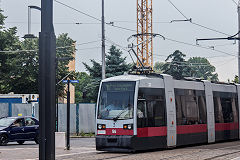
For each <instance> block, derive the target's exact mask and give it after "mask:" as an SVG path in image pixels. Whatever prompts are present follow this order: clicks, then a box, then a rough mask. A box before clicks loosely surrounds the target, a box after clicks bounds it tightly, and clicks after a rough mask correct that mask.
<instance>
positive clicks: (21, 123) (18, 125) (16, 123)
mask: <svg viewBox="0 0 240 160" xmlns="http://www.w3.org/2000/svg"><path fill="white" fill-rule="evenodd" d="M13 125H15V126H16V127H22V126H24V119H23V118H20V119H17V120H16V121H15V122H13Z"/></svg>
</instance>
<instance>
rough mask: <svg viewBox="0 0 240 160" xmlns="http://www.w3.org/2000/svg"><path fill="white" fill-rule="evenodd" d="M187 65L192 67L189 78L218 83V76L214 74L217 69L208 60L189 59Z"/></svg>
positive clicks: (200, 58) (199, 58)
mask: <svg viewBox="0 0 240 160" xmlns="http://www.w3.org/2000/svg"><path fill="white" fill-rule="evenodd" d="M187 63H188V65H189V66H190V67H191V70H190V72H188V76H189V77H196V78H202V79H205V80H211V81H218V74H217V73H214V72H215V70H216V68H215V67H214V66H212V65H211V64H210V62H209V61H208V60H207V59H206V58H202V57H192V58H189V59H188V61H187Z"/></svg>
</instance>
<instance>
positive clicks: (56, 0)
mask: <svg viewBox="0 0 240 160" xmlns="http://www.w3.org/2000/svg"><path fill="white" fill-rule="evenodd" d="M54 1H55V2H57V3H59V4H61V5H64V6H66V7H68V8H70V9H73V10H75V11H77V12H79V13H81V14H84V15H86V16H88V17H90V18H93V19H95V20H98V21H101V20H100V19H98V18H96V17H94V16H91V15H89V14H87V13H84V12H82V11H80V10H78V9H75V8H73V7H71V6H69V5H66V4H64V3H62V2H60V1H58V0H54ZM168 1H169V2H170V3H171V4H172V5H173V6H174V8H176V9H177V10H178V11H179V13H181V15H183V16H184V17H185V18H186V19H187V17H186V16H185V15H184V14H183V13H182V12H181V11H180V10H179V9H178V8H177V7H176V6H175V5H174V4H173V3H172V2H171V1H170V0H168ZM106 24H108V25H110V26H112V27H115V28H119V29H124V30H128V31H134V32H136V30H133V29H129V28H125V27H121V26H115V25H112V24H110V23H106ZM193 24H195V25H198V26H201V27H204V28H206V29H209V30H212V31H215V32H218V33H222V34H225V35H228V34H226V33H223V32H220V31H217V30H215V29H211V28H208V27H205V26H203V25H200V24H197V23H193ZM165 38H166V37H165ZM166 39H167V40H169V41H173V42H177V43H181V44H185V45H190V46H194V47H199V48H204V49H210V48H208V47H203V46H200V45H194V44H190V43H186V42H181V41H178V40H173V39H170V38H166ZM210 50H213V49H210ZM213 51H215V52H219V53H224V54H226V55H230V56H235V57H236V55H233V54H230V53H227V52H224V51H220V50H215V49H214V50H213Z"/></svg>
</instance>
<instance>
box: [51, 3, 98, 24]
mask: <svg viewBox="0 0 240 160" xmlns="http://www.w3.org/2000/svg"><path fill="white" fill-rule="evenodd" d="M54 1H55V2H56V3H59V4H61V5H63V6H65V7H68V8H70V9H72V10H74V11H76V12H79V13H81V14H83V15H85V16H87V17H90V18H92V19H95V20H97V21H100V22H101V19H98V18H96V17H94V16H92V15H90V14H87V13H85V12H82V11H80V10H78V9H76V8H73V7H71V6H69V5H67V4H65V3H62V2H60V1H58V0H54Z"/></svg>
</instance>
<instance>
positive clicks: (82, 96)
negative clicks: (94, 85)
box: [75, 72, 91, 103]
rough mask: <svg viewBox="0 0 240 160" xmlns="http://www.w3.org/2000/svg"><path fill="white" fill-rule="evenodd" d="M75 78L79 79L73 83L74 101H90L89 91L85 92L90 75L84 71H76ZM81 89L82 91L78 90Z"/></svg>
mask: <svg viewBox="0 0 240 160" xmlns="http://www.w3.org/2000/svg"><path fill="white" fill-rule="evenodd" d="M76 79H77V80H79V83H78V84H75V90H76V92H75V102H76V103H85V102H91V95H90V94H91V93H87V92H86V88H87V86H88V85H89V82H90V81H91V78H90V76H89V75H88V74H87V73H86V72H78V73H76ZM80 91H82V92H80Z"/></svg>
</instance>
